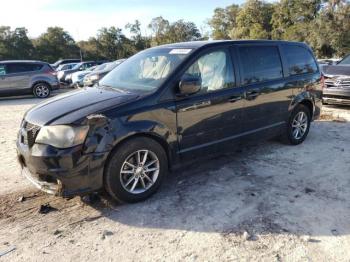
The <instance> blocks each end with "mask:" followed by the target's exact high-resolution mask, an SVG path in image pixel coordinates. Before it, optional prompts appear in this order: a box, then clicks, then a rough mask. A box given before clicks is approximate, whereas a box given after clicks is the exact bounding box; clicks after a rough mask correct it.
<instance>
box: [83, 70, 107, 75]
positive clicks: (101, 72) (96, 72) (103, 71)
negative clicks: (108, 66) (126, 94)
mask: <svg viewBox="0 0 350 262" xmlns="http://www.w3.org/2000/svg"><path fill="white" fill-rule="evenodd" d="M109 72H111V70H99V71H94V72H90V73H89V74H88V75H87V76H93V75H106V74H107V73H109Z"/></svg>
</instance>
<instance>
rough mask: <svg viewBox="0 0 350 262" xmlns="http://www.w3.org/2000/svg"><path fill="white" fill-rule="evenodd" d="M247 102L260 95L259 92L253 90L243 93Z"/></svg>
mask: <svg viewBox="0 0 350 262" xmlns="http://www.w3.org/2000/svg"><path fill="white" fill-rule="evenodd" d="M245 95H246V99H247V100H253V99H255V98H257V97H258V96H259V95H260V92H259V91H256V90H253V91H249V92H246V93H245Z"/></svg>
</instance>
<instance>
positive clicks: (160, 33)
mask: <svg viewBox="0 0 350 262" xmlns="http://www.w3.org/2000/svg"><path fill="white" fill-rule="evenodd" d="M148 27H149V28H150V29H151V30H152V31H153V34H152V45H161V44H169V43H175V42H186V41H196V40H200V39H202V36H201V33H200V32H199V29H198V28H197V26H196V25H195V24H194V23H193V22H185V21H184V20H178V21H176V22H174V23H171V24H170V23H169V21H168V20H165V19H164V18H163V17H161V16H160V17H156V18H153V19H152V21H151V23H150V24H149V26H148Z"/></svg>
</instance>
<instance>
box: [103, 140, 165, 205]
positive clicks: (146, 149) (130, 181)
mask: <svg viewBox="0 0 350 262" xmlns="http://www.w3.org/2000/svg"><path fill="white" fill-rule="evenodd" d="M111 154H112V155H111V156H110V159H109V161H108V162H107V165H106V170H105V175H104V187H105V189H106V191H107V192H108V194H109V195H110V196H111V197H112V198H113V199H115V200H117V201H119V202H127V203H134V202H139V201H143V200H145V199H147V198H148V197H150V196H151V195H152V194H154V193H155V192H156V191H157V189H158V188H159V186H160V185H161V182H162V180H163V178H164V176H165V175H166V173H167V170H168V161H167V156H166V153H165V151H164V149H163V147H162V146H161V145H160V144H158V143H157V142H156V141H154V140H153V139H149V138H145V137H137V138H134V139H131V140H129V141H127V142H125V143H123V144H122V145H121V146H120V147H118V148H117V149H116V150H114V151H113V152H112V153H111Z"/></svg>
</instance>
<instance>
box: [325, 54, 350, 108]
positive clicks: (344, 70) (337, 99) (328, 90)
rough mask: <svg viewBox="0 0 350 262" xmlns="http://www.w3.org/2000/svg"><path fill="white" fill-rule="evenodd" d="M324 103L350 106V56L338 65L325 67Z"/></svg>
mask: <svg viewBox="0 0 350 262" xmlns="http://www.w3.org/2000/svg"><path fill="white" fill-rule="evenodd" d="M323 75H324V89H323V103H324V104H335V105H350V55H348V56H346V57H344V59H343V60H341V61H340V62H339V63H338V64H336V65H329V66H324V67H323Z"/></svg>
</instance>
